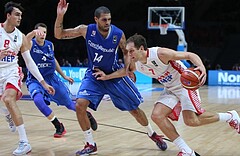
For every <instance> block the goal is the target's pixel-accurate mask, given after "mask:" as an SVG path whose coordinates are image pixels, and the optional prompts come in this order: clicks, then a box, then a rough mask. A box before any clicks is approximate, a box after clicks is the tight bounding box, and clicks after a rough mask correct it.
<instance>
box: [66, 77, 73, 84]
mask: <svg viewBox="0 0 240 156" xmlns="http://www.w3.org/2000/svg"><path fill="white" fill-rule="evenodd" d="M64 79H65V80H67V81H68V82H69V84H71V85H72V84H73V82H74V80H73V79H72V78H71V77H68V76H66V77H64Z"/></svg>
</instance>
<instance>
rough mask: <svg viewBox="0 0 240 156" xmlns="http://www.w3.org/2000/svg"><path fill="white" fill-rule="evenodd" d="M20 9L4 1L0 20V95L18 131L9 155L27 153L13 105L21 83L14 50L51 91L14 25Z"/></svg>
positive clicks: (25, 138)
mask: <svg viewBox="0 0 240 156" xmlns="http://www.w3.org/2000/svg"><path fill="white" fill-rule="evenodd" d="M22 11H23V8H22V6H21V5H20V4H17V3H14V2H8V3H6V4H5V15H6V21H5V22H4V23H0V97H1V100H2V101H3V103H4V104H5V106H6V107H7V110H6V114H7V113H8V112H9V113H10V115H11V117H12V120H13V121H14V124H15V125H16V129H17V130H18V134H19V145H18V147H17V149H16V150H14V151H13V155H25V154H27V153H29V152H31V146H30V144H29V142H28V138H27V135H26V131H25V128H24V123H23V118H22V114H21V112H20V110H19V108H18V106H17V104H16V101H17V100H18V99H20V97H21V95H22V92H21V83H22V78H23V73H22V71H21V68H20V67H19V65H18V56H17V54H18V52H19V51H20V52H21V54H22V56H23V59H24V61H25V63H26V66H27V67H28V69H29V70H30V72H31V73H32V74H33V75H34V77H35V78H36V79H37V80H38V81H39V82H40V83H41V84H42V85H43V87H44V88H45V89H46V90H47V91H48V92H49V93H50V94H54V93H55V90H54V89H53V87H52V86H50V85H48V84H47V83H46V82H45V81H44V79H43V77H42V75H41V74H40V72H39V70H38V68H37V66H36V64H35V63H34V61H33V60H32V58H31V56H30V53H29V49H28V48H27V47H28V45H27V44H28V42H27V40H26V37H25V35H24V34H22V32H21V31H20V30H18V29H17V28H16V27H17V26H19V25H20V22H21V19H22ZM10 115H8V116H9V118H8V119H9V120H11V118H10Z"/></svg>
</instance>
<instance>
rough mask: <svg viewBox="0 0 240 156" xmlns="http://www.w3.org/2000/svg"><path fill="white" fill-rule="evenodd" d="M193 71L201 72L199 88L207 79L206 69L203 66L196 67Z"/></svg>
mask: <svg viewBox="0 0 240 156" xmlns="http://www.w3.org/2000/svg"><path fill="white" fill-rule="evenodd" d="M194 70H200V71H201V75H200V76H199V79H200V84H199V85H200V86H203V85H204V83H205V82H206V79H207V73H206V69H205V67H204V66H197V67H196V68H194Z"/></svg>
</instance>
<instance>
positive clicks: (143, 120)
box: [129, 108, 167, 151]
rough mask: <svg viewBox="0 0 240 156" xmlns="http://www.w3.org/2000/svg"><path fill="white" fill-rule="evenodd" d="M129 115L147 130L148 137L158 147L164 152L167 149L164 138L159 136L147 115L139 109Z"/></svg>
mask: <svg viewBox="0 0 240 156" xmlns="http://www.w3.org/2000/svg"><path fill="white" fill-rule="evenodd" d="M129 113H130V114H131V115H132V116H133V117H134V118H135V119H136V120H137V122H138V123H139V124H140V125H142V126H143V127H145V128H146V130H147V133H148V136H149V137H150V138H151V139H152V140H153V141H154V142H155V143H156V145H157V146H158V147H159V148H160V149H161V150H163V151H165V150H166V149H167V144H166V143H165V142H164V141H163V139H162V136H160V135H158V134H157V133H156V132H155V131H154V130H153V128H152V126H151V125H150V123H149V122H148V119H147V117H146V115H145V113H144V112H143V111H142V110H141V109H140V108H137V109H135V110H132V111H129Z"/></svg>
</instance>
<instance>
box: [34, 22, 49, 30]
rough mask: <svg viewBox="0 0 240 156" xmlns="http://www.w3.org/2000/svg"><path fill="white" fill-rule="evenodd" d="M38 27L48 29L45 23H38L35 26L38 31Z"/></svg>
mask: <svg viewBox="0 0 240 156" xmlns="http://www.w3.org/2000/svg"><path fill="white" fill-rule="evenodd" d="M38 27H43V28H46V29H47V25H46V24H45V23H37V24H36V25H35V26H34V29H38Z"/></svg>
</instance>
